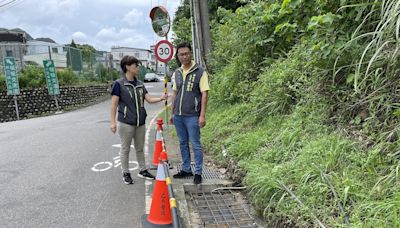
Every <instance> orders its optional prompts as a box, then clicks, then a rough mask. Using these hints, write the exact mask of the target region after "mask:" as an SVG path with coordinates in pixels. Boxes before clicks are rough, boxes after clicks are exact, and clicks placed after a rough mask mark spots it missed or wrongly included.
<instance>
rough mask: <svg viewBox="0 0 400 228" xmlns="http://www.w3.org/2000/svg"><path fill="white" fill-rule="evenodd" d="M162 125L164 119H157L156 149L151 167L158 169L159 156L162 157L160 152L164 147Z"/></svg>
mask: <svg viewBox="0 0 400 228" xmlns="http://www.w3.org/2000/svg"><path fill="white" fill-rule="evenodd" d="M162 125H163V119H162V118H159V119H158V120H157V131H156V141H155V142H154V150H153V163H152V164H150V169H157V167H158V157H160V153H161V151H162V149H163V147H162V144H163V140H162V133H161V132H162V129H163V128H162Z"/></svg>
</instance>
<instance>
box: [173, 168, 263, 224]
mask: <svg viewBox="0 0 400 228" xmlns="http://www.w3.org/2000/svg"><path fill="white" fill-rule="evenodd" d="M180 169H181V167H180V165H177V171H178V172H179V171H180ZM192 170H194V166H193V165H192ZM202 176H203V183H202V184H201V185H198V186H196V185H193V184H192V178H187V179H184V180H182V181H185V182H188V179H190V184H189V183H184V184H183V185H182V188H181V189H174V190H175V191H177V194H176V195H179V196H184V198H183V197H182V198H181V199H178V200H179V204H178V207H179V211H180V216H181V218H182V220H183V224H184V226H185V227H190V228H192V227H199V228H200V227H207V228H214V227H216V228H217V227H218V228H222V227H223V228H231V227H235V228H242V227H248V228H250V227H261V226H259V225H257V222H256V219H254V217H253V216H252V213H251V209H250V206H249V205H248V203H247V202H246V200H244V199H243V196H242V194H241V193H240V191H239V190H237V188H234V187H230V186H231V185H232V182H230V181H227V180H224V179H223V178H222V176H221V174H220V173H219V172H217V171H214V170H213V169H209V168H203V175H202Z"/></svg>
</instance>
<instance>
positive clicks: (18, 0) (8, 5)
mask: <svg viewBox="0 0 400 228" xmlns="http://www.w3.org/2000/svg"><path fill="white" fill-rule="evenodd" d="M3 2H4V1H3ZM21 4H22V0H12V1H10V2H7V3H4V4H2V5H0V11H4V10H6V9H9V8H11V7H14V6H19V5H21Z"/></svg>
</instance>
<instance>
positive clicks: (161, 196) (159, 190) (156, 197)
mask: <svg viewBox="0 0 400 228" xmlns="http://www.w3.org/2000/svg"><path fill="white" fill-rule="evenodd" d="M163 160H166V153H164V152H162V153H161V154H160V162H159V164H158V168H157V176H156V180H155V182H156V183H155V186H154V191H153V198H152V201H151V207H150V214H148V215H147V214H145V215H143V216H142V227H172V214H171V208H170V203H169V195H168V187H167V182H166V176H165V172H164V167H163V164H162V161H163Z"/></svg>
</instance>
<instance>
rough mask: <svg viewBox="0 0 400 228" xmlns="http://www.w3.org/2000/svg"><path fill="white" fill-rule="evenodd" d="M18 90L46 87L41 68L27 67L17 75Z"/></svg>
mask: <svg viewBox="0 0 400 228" xmlns="http://www.w3.org/2000/svg"><path fill="white" fill-rule="evenodd" d="M18 79H19V86H20V88H21V89H22V88H39V87H46V77H45V75H44V70H43V67H40V66H35V65H27V66H26V67H25V68H24V69H23V70H22V71H21V72H20V73H19V75H18Z"/></svg>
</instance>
